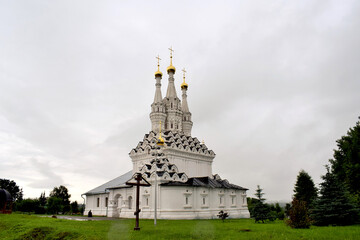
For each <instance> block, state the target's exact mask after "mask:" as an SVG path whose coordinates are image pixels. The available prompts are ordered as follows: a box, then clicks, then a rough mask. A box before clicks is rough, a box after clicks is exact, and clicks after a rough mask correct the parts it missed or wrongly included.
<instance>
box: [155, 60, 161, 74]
mask: <svg viewBox="0 0 360 240" xmlns="http://www.w3.org/2000/svg"><path fill="white" fill-rule="evenodd" d="M156 59H157V66H158V70H157V71H156V72H155V77H157V76H160V77H161V76H162V72H160V60H161V58H160V57H159V55H157V57H156Z"/></svg>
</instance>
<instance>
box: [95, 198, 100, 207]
mask: <svg viewBox="0 0 360 240" xmlns="http://www.w3.org/2000/svg"><path fill="white" fill-rule="evenodd" d="M96 207H100V198H97V201H96Z"/></svg>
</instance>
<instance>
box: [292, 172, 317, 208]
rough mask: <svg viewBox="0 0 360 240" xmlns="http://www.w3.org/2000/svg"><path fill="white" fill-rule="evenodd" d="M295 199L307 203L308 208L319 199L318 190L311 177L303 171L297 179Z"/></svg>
mask: <svg viewBox="0 0 360 240" xmlns="http://www.w3.org/2000/svg"><path fill="white" fill-rule="evenodd" d="M294 193H295V194H294V198H296V199H297V200H299V201H303V202H305V203H306V205H307V207H309V206H311V205H312V203H313V202H314V201H315V200H316V198H317V189H316V187H315V184H314V182H313V180H312V179H311V177H310V175H309V174H308V173H307V172H305V171H304V170H301V171H300V172H299V175H298V176H297V178H296V183H295V187H294Z"/></svg>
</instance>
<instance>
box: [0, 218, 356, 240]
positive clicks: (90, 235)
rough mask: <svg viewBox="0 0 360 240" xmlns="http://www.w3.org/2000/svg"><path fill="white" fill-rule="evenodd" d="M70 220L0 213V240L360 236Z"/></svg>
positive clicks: (351, 231)
mask: <svg viewBox="0 0 360 240" xmlns="http://www.w3.org/2000/svg"><path fill="white" fill-rule="evenodd" d="M133 227H134V220H133V219H119V220H109V221H72V220H63V219H54V218H48V217H39V216H34V215H31V216H30V215H22V214H11V215H0V239H35V240H36V239H144V240H146V239H206V240H211V239H259V240H264V239H301V240H305V239H309V240H310V239H323V240H331V239H344V240H345V239H360V225H354V226H347V227H313V226H312V227H311V228H310V229H292V228H290V227H288V226H286V225H285V224H284V222H282V221H275V222H272V223H265V224H261V223H257V224H255V223H254V221H253V220H251V219H229V220H226V221H225V222H224V223H223V222H221V220H158V224H157V226H154V222H153V221H152V220H140V227H141V230H140V231H133Z"/></svg>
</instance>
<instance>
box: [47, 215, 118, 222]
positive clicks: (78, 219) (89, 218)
mask: <svg viewBox="0 0 360 240" xmlns="http://www.w3.org/2000/svg"><path fill="white" fill-rule="evenodd" d="M48 217H52V216H48ZM56 218H58V219H66V220H76V221H101V220H116V219H119V218H110V217H85V216H67V215H65V216H63V215H56Z"/></svg>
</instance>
